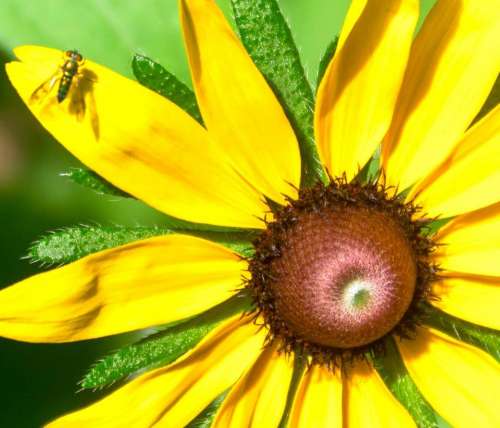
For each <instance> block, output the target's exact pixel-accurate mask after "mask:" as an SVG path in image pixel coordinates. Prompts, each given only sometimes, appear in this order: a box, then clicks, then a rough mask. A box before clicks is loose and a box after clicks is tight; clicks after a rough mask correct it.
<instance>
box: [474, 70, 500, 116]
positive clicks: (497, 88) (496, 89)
mask: <svg viewBox="0 0 500 428" xmlns="http://www.w3.org/2000/svg"><path fill="white" fill-rule="evenodd" d="M499 103H500V75H498V76H497V80H496V81H495V84H494V85H493V88H491V91H490V94H489V95H488V98H487V99H486V101H485V103H484V104H483V107H482V108H481V111H480V112H479V113H478V114H477V116H476V117H475V118H474V120H473V121H472V123H471V126H472V125H473V124H475V123H476V122H477V121H479V120H481V119H482V118H483V117H484V116H486V115H487V114H488V113H489V112H490V111H491V110H492V109H493V108H495V107H496V106H497V105H498V104H499Z"/></svg>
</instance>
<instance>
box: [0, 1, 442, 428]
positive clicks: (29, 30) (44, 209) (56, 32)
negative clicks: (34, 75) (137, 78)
mask: <svg viewBox="0 0 500 428" xmlns="http://www.w3.org/2000/svg"><path fill="white" fill-rule="evenodd" d="M218 3H219V4H220V5H221V6H222V8H223V10H224V11H225V12H226V13H227V15H229V10H230V7H229V0H220V1H218ZM422 3H423V9H424V10H428V8H429V5H430V4H431V3H433V1H432V0H425V1H423V2H422ZM280 4H281V6H282V10H283V12H284V14H285V15H286V17H287V18H288V20H289V23H290V26H291V28H292V32H293V34H294V36H295V38H296V41H297V43H298V45H299V47H300V50H301V53H302V55H303V60H304V63H305V66H306V69H307V72H308V75H309V77H310V79H311V81H314V79H315V75H316V70H317V65H318V62H319V58H320V56H321V54H322V52H323V50H324V49H325V48H326V46H327V45H328V43H329V42H330V41H331V40H332V39H333V38H334V36H335V35H336V34H338V32H339V29H340V26H341V23H342V20H343V17H344V15H345V12H346V10H347V7H348V4H349V0H307V1H306V0H280ZM22 44H39V45H46V46H51V47H55V48H59V49H72V48H77V49H78V50H80V51H81V52H82V53H83V54H84V55H85V56H87V57H88V58H91V59H92V60H94V61H96V62H100V63H102V64H105V65H107V66H109V67H111V68H113V69H115V70H116V71H119V72H120V73H122V74H124V75H127V76H129V77H131V76H132V73H131V68H130V61H131V58H132V55H133V54H134V53H142V54H144V55H147V56H149V57H151V58H153V59H155V60H156V61H158V62H159V63H161V64H162V65H163V66H165V67H166V68H167V69H169V70H170V71H171V72H173V73H174V74H176V75H177V76H178V77H179V78H180V79H181V80H183V81H184V82H186V83H188V84H189V81H190V79H189V72H188V68H187V62H186V58H185V56H184V50H183V44H182V39H181V35H180V29H179V22H178V10H177V1H176V0H142V1H137V0H79V1H77V2H70V1H67V0H43V1H39V0H2V1H1V2H0V62H1V63H2V67H1V68H0V260H1V261H0V288H2V287H5V286H8V285H9V284H11V283H13V282H15V281H18V280H20V279H22V278H25V277H26V276H28V275H31V274H33V273H36V272H39V271H41V270H42V268H41V267H39V266H34V265H30V264H29V263H28V262H27V261H26V260H22V257H23V256H24V255H25V254H26V250H27V248H28V247H29V245H30V243H31V242H32V241H34V240H35V239H36V238H37V237H39V236H40V235H41V234H43V233H44V232H46V231H49V230H54V229H57V228H60V227H62V226H69V225H74V224H80V223H95V222H98V223H102V224H111V223H118V224H125V225H161V224H162V216H161V214H159V213H157V212H155V211H153V210H152V209H150V208H148V207H146V206H144V205H142V204H141V203H139V202H134V201H128V200H121V199H119V198H110V197H102V196H99V195H96V194H93V193H92V192H90V191H88V190H85V189H82V188H80V187H78V186H77V185H75V184H72V183H70V182H68V181H67V180H66V179H65V178H63V177H60V176H59V174H60V173H61V172H63V171H65V170H67V169H68V168H70V167H72V166H78V165H79V163H78V161H77V160H75V159H73V158H72V157H71V156H70V155H69V154H68V153H66V152H65V151H64V150H63V149H62V147H60V146H59V145H58V144H57V142H55V141H54V140H53V139H52V138H51V137H50V136H49V135H48V134H47V133H46V132H45V131H44V130H43V129H42V128H41V126H40V125H39V124H38V123H37V122H36V121H35V120H34V119H33V118H32V117H31V115H30V114H29V112H28V110H27V109H26V108H25V106H24V105H23V104H22V103H21V102H20V101H19V99H18V98H17V96H16V94H15V92H14V90H13V89H12V88H11V87H10V85H9V83H8V81H7V79H6V76H5V73H4V67H3V63H5V62H7V61H9V60H11V59H12V52H11V50H12V48H13V47H15V46H18V45H22ZM0 310H1V309H0ZM130 340H132V337H131V335H122V336H119V337H113V338H108V339H104V340H99V341H97V340H96V341H86V342H82V343H77V344H63V345H33V344H25V343H18V342H14V341H10V340H3V339H0V376H1V386H0V403H1V406H2V407H1V411H0V427H16V428H17V427H23V428H24V427H39V426H41V425H42V424H43V423H45V422H47V421H49V420H51V419H53V418H54V417H56V416H57V415H60V414H61V413H65V412H67V411H70V410H74V409H76V408H78V407H81V406H83V405H85V404H87V403H89V402H92V401H94V400H96V399H98V398H99V397H100V396H102V395H103V392H89V391H85V392H77V389H78V387H77V382H78V380H79V379H81V377H82V375H83V374H84V372H85V370H86V368H87V367H89V366H90V365H91V364H92V363H93V362H94V361H95V360H96V359H98V358H99V357H100V356H102V355H104V354H106V353H109V352H111V351H112V350H113V349H116V348H117V347H118V346H119V345H120V344H121V343H124V342H127V341H130ZM106 392H107V391H104V393H106ZM124 411H126V409H124Z"/></svg>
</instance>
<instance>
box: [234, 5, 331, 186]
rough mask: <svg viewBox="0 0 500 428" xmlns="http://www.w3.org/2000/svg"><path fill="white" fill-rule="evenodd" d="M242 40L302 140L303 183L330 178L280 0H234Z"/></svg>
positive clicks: (310, 97)
mask: <svg viewBox="0 0 500 428" xmlns="http://www.w3.org/2000/svg"><path fill="white" fill-rule="evenodd" d="M231 4H232V6H233V11H234V18H235V21H236V25H237V27H238V30H239V33H240V36H241V40H242V41H243V44H244V45H245V47H246V49H247V51H248V53H249V54H250V56H251V57H252V59H253V61H254V62H255V64H256V65H257V67H258V68H259V69H260V71H261V72H262V74H263V75H264V77H265V78H266V79H267V81H268V82H269V84H270V86H271V87H272V88H273V90H274V92H275V93H276V95H277V96H278V98H279V100H280V101H281V103H282V105H283V107H284V108H285V111H286V113H287V115H288V119H289V120H290V122H291V124H292V126H293V128H294V129H295V133H296V135H297V137H298V140H299V146H300V153H301V157H302V184H303V185H311V184H313V183H314V182H316V181H318V180H319V179H322V180H324V181H326V180H327V177H326V174H325V172H324V170H323V167H322V165H321V162H320V160H319V156H318V153H317V150H316V144H315V142H314V130H313V109H314V96H313V92H312V89H311V86H310V84H309V82H308V80H307V78H306V75H305V71H304V67H303V66H302V63H301V60H300V56H299V52H298V49H297V47H296V45H295V42H294V40H293V37H292V33H291V31H290V28H289V26H288V24H287V22H286V20H285V18H284V17H283V15H282V13H281V11H280V8H279V6H278V3H277V2H276V0H231Z"/></svg>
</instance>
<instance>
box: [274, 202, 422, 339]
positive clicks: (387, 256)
mask: <svg viewBox="0 0 500 428" xmlns="http://www.w3.org/2000/svg"><path fill="white" fill-rule="evenodd" d="M270 268H271V269H272V271H273V272H274V273H275V276H276V279H277V280H276V281H273V282H272V283H271V284H270V287H271V289H272V293H273V295H274V298H275V301H276V311H277V312H278V313H279V315H280V317H281V318H282V319H283V321H284V322H286V323H287V324H288V326H289V327H290V328H291V329H292V330H293V331H294V332H295V334H296V335H297V336H300V337H302V338H303V339H305V340H308V341H311V342H314V343H317V344H321V345H325V346H330V347H335V348H351V347H356V346H362V345H365V344H368V343H370V342H373V341H374V340H376V339H378V338H380V337H382V336H383V335H385V334H386V333H387V332H389V331H390V330H391V329H392V328H393V327H394V326H395V325H396V324H397V323H398V321H399V320H400V319H401V318H402V317H403V315H404V313H405V312H406V310H407V309H408V306H409V305H410V303H411V301H412V298H413V292H414V290H415V280H416V265H415V258H414V256H413V254H412V249H411V247H410V244H409V242H408V239H407V238H406V236H405V234H404V231H403V230H402V228H401V227H400V226H399V225H398V224H397V223H396V222H395V221H394V220H393V219H392V218H391V217H389V216H388V215H386V214H385V213H381V212H377V211H376V210H373V209H370V208H365V207H344V208H340V209H328V210H324V211H320V212H317V213H314V212H312V213H305V214H303V215H302V216H300V217H299V218H298V219H297V222H296V224H295V225H294V226H293V227H292V228H290V230H288V231H287V233H286V234H285V236H284V240H283V244H282V255H281V257H279V258H277V259H275V260H274V261H273V262H272V263H271V266H270Z"/></svg>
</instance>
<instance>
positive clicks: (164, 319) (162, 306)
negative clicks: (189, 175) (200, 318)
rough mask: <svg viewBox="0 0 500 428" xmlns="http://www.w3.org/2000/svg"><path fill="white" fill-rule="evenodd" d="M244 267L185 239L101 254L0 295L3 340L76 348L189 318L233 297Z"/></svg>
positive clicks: (225, 253) (214, 248)
mask: <svg viewBox="0 0 500 428" xmlns="http://www.w3.org/2000/svg"><path fill="white" fill-rule="evenodd" d="M245 267H246V263H245V262H243V261H242V260H240V258H239V257H238V256H237V255H235V254H233V253H231V252H230V251H229V250H227V249H226V248H224V247H222V246H220V245H217V244H214V243H212V242H209V241H205V240H203V239H199V238H193V237H190V236H183V235H168V236H162V237H157V238H152V239H147V240H143V241H138V242H134V243H132V244H128V245H124V246H121V247H117V248H113V249H111V250H107V251H102V252H100V253H96V254H93V255H91V256H88V257H85V258H83V259H81V260H79V261H76V262H74V263H71V264H69V265H67V266H63V267H61V268H58V269H54V270H51V271H49V272H45V273H41V274H38V275H35V276H32V277H31V278H28V279H26V280H24V281H21V282H19V283H17V284H15V285H13V286H11V287H8V288H6V289H4V290H2V291H0V308H1V309H0V336H4V337H8V338H12V339H17V340H23V341H28V342H71V341H76V340H83V339H90V338H95V337H102V336H107V335H111V334H116V333H122V332H125V331H132V330H137V329H141V328H145V327H149V326H152V325H158V324H163V323H168V322H171V321H175V320H179V319H183V318H186V317H189V316H192V315H195V314H197V313H199V312H202V311H204V310H207V309H209V308H210V307H212V306H214V305H216V304H218V303H220V302H223V301H224V300H226V299H227V298H229V297H230V296H231V295H233V294H234V291H235V289H237V288H238V287H239V286H240V284H241V274H242V272H243V270H244V269H245Z"/></svg>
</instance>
